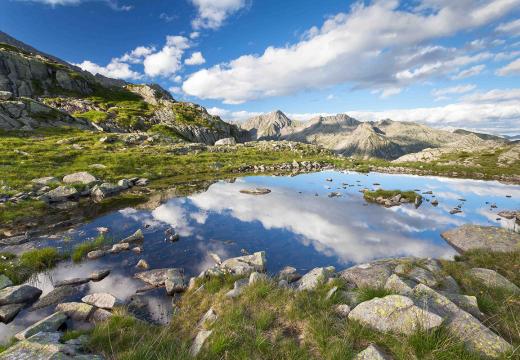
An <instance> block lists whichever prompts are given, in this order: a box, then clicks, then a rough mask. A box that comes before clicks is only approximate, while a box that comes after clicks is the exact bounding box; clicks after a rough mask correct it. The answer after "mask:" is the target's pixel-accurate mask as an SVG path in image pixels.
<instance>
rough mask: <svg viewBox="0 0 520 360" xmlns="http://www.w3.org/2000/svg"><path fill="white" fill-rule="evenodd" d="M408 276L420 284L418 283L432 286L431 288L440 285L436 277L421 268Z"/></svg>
mask: <svg viewBox="0 0 520 360" xmlns="http://www.w3.org/2000/svg"><path fill="white" fill-rule="evenodd" d="M407 276H408V277H409V278H410V279H412V280H414V281H416V282H418V283H421V284H425V285H427V286H430V287H435V286H437V284H438V281H437V279H436V278H435V276H434V275H433V274H432V273H431V272H430V271H428V270H425V269H423V268H421V267H418V266H416V267H414V268H413V269H412V270H411V271H410V272H409V273H408V274H407Z"/></svg>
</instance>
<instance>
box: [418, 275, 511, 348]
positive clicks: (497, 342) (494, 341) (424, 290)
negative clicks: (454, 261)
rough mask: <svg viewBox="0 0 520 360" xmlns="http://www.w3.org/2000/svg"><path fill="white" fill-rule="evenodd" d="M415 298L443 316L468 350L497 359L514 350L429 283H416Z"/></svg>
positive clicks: (452, 331) (422, 304)
mask: <svg viewBox="0 0 520 360" xmlns="http://www.w3.org/2000/svg"><path fill="white" fill-rule="evenodd" d="M413 297H414V299H415V300H416V302H417V303H418V304H419V306H420V307H422V308H425V309H428V310H429V311H432V312H434V313H436V314H438V315H439V316H442V318H443V319H444V320H445V325H446V328H447V329H448V330H449V331H450V332H451V333H452V334H453V335H454V336H456V337H458V338H459V339H460V340H461V341H462V342H463V343H464V345H465V346H466V348H468V349H469V350H471V351H474V352H477V353H479V354H481V355H483V356H484V357H490V358H498V357H500V356H501V354H503V353H504V352H507V351H510V350H512V349H513V347H512V346H511V345H510V344H509V343H508V342H507V341H505V340H504V339H502V338H501V337H500V336H498V335H497V334H495V333H494V332H493V331H491V330H490V329H488V328H487V327H486V326H484V325H483V324H482V323H481V322H480V321H479V320H478V319H477V318H475V317H474V316H473V315H471V314H470V313H468V312H466V311H464V310H462V309H461V308H459V307H458V306H457V305H455V304H454V303H453V302H452V301H451V300H449V299H448V298H447V297H445V296H444V295H442V294H439V293H438V292H436V291H435V290H433V289H431V288H429V287H428V286H426V285H423V284H419V285H417V286H416V287H415V288H414V294H413Z"/></svg>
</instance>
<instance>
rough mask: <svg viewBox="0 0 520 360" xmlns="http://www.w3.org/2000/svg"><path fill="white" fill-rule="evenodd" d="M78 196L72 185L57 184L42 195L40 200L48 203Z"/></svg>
mask: <svg viewBox="0 0 520 360" xmlns="http://www.w3.org/2000/svg"><path fill="white" fill-rule="evenodd" d="M77 197H79V192H78V190H76V188H74V187H72V186H58V187H57V188H56V189H53V190H51V191H49V192H47V193H45V194H43V195H42V197H41V198H42V200H43V201H45V202H48V203H54V202H63V201H67V200H70V199H76V198H77Z"/></svg>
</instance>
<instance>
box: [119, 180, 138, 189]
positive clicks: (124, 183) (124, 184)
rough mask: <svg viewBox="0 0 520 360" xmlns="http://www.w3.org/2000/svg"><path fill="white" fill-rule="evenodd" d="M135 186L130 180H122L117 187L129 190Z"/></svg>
mask: <svg viewBox="0 0 520 360" xmlns="http://www.w3.org/2000/svg"><path fill="white" fill-rule="evenodd" d="M133 185H134V184H133V183H132V182H131V181H130V180H128V179H121V180H119V181H118V182H117V186H119V187H121V188H122V189H129V188H131V187H132V186H133Z"/></svg>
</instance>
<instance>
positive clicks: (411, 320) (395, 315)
mask: <svg viewBox="0 0 520 360" xmlns="http://www.w3.org/2000/svg"><path fill="white" fill-rule="evenodd" d="M348 318H349V319H351V320H356V321H359V322H360V323H361V324H363V325H365V326H368V327H371V328H373V329H376V330H378V331H382V332H395V333H399V334H405V335H411V334H413V333H414V332H416V331H418V330H429V329H433V328H436V327H438V326H440V325H441V323H442V318H441V317H440V316H439V315H437V314H434V313H432V312H430V311H427V310H423V309H421V308H419V307H418V306H416V305H415V304H414V302H413V301H412V299H410V298H408V297H406V296H402V295H387V296H385V297H384V298H374V299H372V300H369V301H365V302H362V303H361V304H359V305H358V306H356V307H355V308H354V309H353V310H352V311H351V312H350V314H349V315H348Z"/></svg>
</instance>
